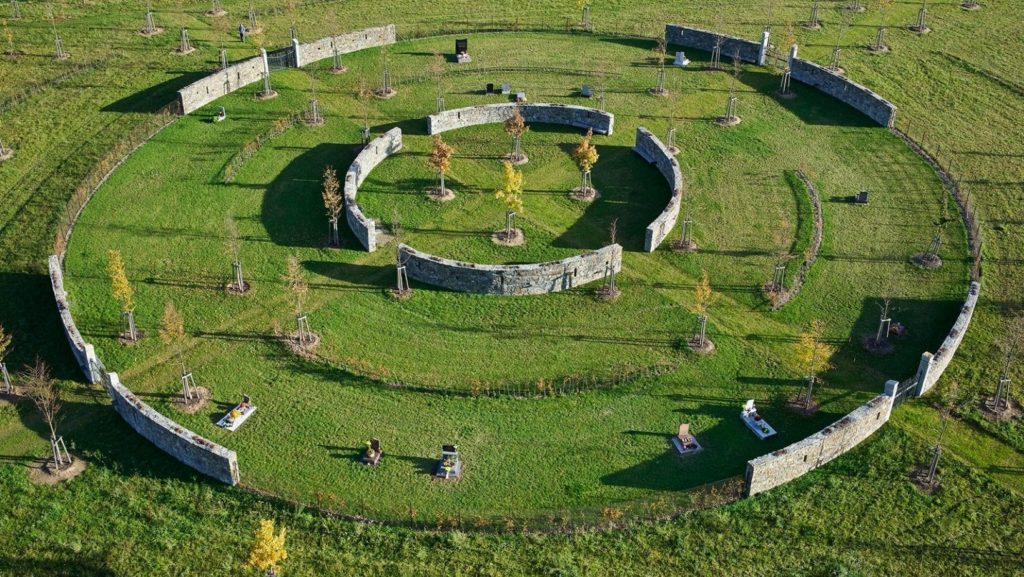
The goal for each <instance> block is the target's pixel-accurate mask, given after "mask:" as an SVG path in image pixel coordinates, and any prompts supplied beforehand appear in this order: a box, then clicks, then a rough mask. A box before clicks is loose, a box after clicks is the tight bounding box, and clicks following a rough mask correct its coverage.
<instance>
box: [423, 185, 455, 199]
mask: <svg viewBox="0 0 1024 577" xmlns="http://www.w3.org/2000/svg"><path fill="white" fill-rule="evenodd" d="M427 198H429V199H430V200H432V201H434V202H448V201H450V200H452V199H454V198H455V191H454V190H452V189H450V188H445V189H444V190H440V189H438V187H436V186H435V187H434V188H431V189H430V190H428V191H427Z"/></svg>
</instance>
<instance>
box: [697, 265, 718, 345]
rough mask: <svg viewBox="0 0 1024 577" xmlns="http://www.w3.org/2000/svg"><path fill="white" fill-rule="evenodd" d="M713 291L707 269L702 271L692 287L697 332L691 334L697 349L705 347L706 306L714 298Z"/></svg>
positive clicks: (706, 341)
mask: <svg viewBox="0 0 1024 577" xmlns="http://www.w3.org/2000/svg"><path fill="white" fill-rule="evenodd" d="M714 296H715V293H714V292H712V290H711V281H710V280H709V279H708V271H703V272H702V274H701V277H700V282H698V283H697V286H696V287H695V288H694V289H693V303H694V304H693V308H694V310H695V311H696V312H697V332H696V334H694V335H693V342H694V344H695V345H696V348H697V349H698V350H704V349H705V348H707V345H708V342H709V341H708V339H707V326H708V307H709V306H711V301H712V300H713V299H714Z"/></svg>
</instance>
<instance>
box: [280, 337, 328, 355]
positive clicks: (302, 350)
mask: <svg viewBox="0 0 1024 577" xmlns="http://www.w3.org/2000/svg"><path fill="white" fill-rule="evenodd" d="M282 340H284V342H285V344H286V345H288V348H289V349H291V351H292V352H293V353H295V354H296V355H299V356H300V357H303V358H307V359H311V358H315V357H316V349H317V348H318V347H319V346H320V335H318V334H316V333H314V332H310V333H309V339H308V340H307V341H306V342H305V343H300V342H299V333H298V332H293V333H290V334H288V335H287V336H285V337H284V338H283V339H282Z"/></svg>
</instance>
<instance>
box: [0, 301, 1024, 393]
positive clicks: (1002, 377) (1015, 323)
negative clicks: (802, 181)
mask: <svg viewBox="0 0 1024 577" xmlns="http://www.w3.org/2000/svg"><path fill="white" fill-rule="evenodd" d="M1007 324H1008V327H1007V331H1006V332H1005V333H1004V334H1003V335H1002V336H1001V337H1000V338H999V339H998V340H997V341H996V346H997V347H998V348H999V351H1000V352H1001V353H1002V355H1003V359H1002V365H1001V368H1000V371H999V382H998V383H997V384H996V392H995V395H993V397H992V400H991V402H990V404H989V406H990V407H991V408H992V410H993V411H995V412H1002V411H1004V410H1006V409H1009V408H1010V368H1011V367H1012V366H1013V362H1014V359H1015V358H1016V356H1017V352H1018V351H1019V350H1020V347H1021V345H1022V344H1024V316H1018V317H1014V318H1013V319H1012V320H1011V321H1009V323H1007ZM2 350H3V348H2V343H0V351H2ZM0 358H2V355H0Z"/></svg>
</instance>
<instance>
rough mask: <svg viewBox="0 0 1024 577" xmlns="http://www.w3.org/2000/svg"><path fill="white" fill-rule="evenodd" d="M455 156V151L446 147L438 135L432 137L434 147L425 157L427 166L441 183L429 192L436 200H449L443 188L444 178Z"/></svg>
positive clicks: (445, 189) (447, 193) (446, 190)
mask: <svg viewBox="0 0 1024 577" xmlns="http://www.w3.org/2000/svg"><path fill="white" fill-rule="evenodd" d="M454 155H455V149H454V148H452V147H451V146H449V145H448V143H446V142H445V141H444V139H443V138H441V135H440V134H437V135H435V136H434V146H433V148H431V150H430V156H428V157H427V164H428V165H430V167H431V168H433V169H434V172H436V173H437V177H438V178H439V179H440V181H441V186H440V187H439V188H435V189H433V190H431V192H430V194H431V196H433V197H434V198H437V199H448V198H450V196H449V193H450V192H451V191H449V190H448V189H447V188H445V186H444V177H445V174H447V173H448V171H449V170H451V168H452V156H454Z"/></svg>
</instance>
